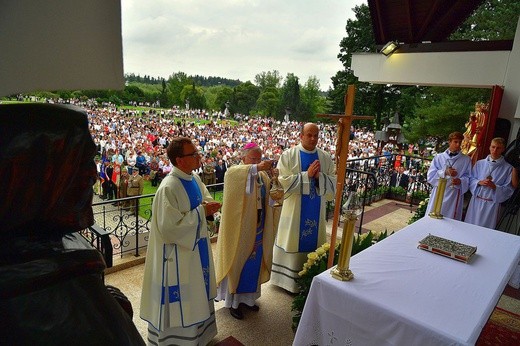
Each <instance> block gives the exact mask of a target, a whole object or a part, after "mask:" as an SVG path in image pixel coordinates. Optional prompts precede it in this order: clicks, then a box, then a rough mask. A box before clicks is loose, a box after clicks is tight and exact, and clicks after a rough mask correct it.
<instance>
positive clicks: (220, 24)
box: [121, 0, 366, 90]
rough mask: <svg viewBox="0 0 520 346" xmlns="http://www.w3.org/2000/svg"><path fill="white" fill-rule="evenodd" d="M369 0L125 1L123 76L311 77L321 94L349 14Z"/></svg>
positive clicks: (337, 64)
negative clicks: (271, 74) (274, 74)
mask: <svg viewBox="0 0 520 346" xmlns="http://www.w3.org/2000/svg"><path fill="white" fill-rule="evenodd" d="M362 3H366V0H341V1H340V0H147V1H142V0H140V1H138V0H122V2H121V4H122V17H123V18H122V20H123V54H124V70H125V73H135V74H140V75H141V76H144V75H150V76H152V77H164V78H168V76H170V75H171V74H172V73H175V72H179V71H181V72H185V73H186V74H188V75H196V74H198V75H202V76H218V77H224V78H230V79H240V80H241V81H242V82H245V81H248V80H250V81H251V82H254V77H255V75H257V74H258V73H261V72H264V71H265V72H267V71H273V70H278V71H279V72H280V75H281V76H282V77H285V76H286V75H287V73H294V74H295V75H296V76H297V77H299V79H300V84H304V83H305V82H306V81H307V79H308V78H309V77H310V76H313V75H314V76H316V77H317V78H318V79H319V80H320V86H321V89H322V90H327V89H328V87H329V86H330V85H331V82H330V77H332V76H334V75H335V74H336V72H337V71H339V70H341V69H342V66H341V63H340V62H339V60H338V59H337V57H336V56H337V54H338V53H339V42H340V41H341V39H342V38H343V37H344V36H345V34H346V32H345V25H346V22H347V19H348V18H355V16H354V14H353V11H352V9H353V8H354V7H355V6H356V5H359V4H362Z"/></svg>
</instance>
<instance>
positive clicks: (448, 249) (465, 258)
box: [417, 234, 477, 263]
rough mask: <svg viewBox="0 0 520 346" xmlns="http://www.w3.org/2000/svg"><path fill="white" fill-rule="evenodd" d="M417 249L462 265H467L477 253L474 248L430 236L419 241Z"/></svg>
mask: <svg viewBox="0 0 520 346" xmlns="http://www.w3.org/2000/svg"><path fill="white" fill-rule="evenodd" d="M417 247H418V248H419V249H423V250H426V251H430V252H433V253H436V254H438V255H442V256H446V257H449V258H453V259H456V260H457V261H461V262H464V263H468V262H469V260H470V259H471V257H472V256H473V255H474V254H475V252H477V247H476V246H470V245H466V244H462V243H457V242H456V241H453V240H449V239H445V238H441V237H437V236H435V235H431V234H429V235H428V236H426V237H425V238H424V239H423V240H421V241H419V245H418V246H417Z"/></svg>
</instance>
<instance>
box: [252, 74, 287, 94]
mask: <svg viewBox="0 0 520 346" xmlns="http://www.w3.org/2000/svg"><path fill="white" fill-rule="evenodd" d="M281 81H282V77H281V76H280V72H278V71H277V70H273V71H268V72H261V73H259V74H257V75H256V76H255V84H256V86H257V87H259V88H260V90H261V91H264V90H265V89H267V88H276V89H279V88H280V83H281Z"/></svg>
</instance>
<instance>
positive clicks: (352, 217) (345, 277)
mask: <svg viewBox="0 0 520 346" xmlns="http://www.w3.org/2000/svg"><path fill="white" fill-rule="evenodd" d="M344 216H345V223H344V225H343V234H342V235H341V249H340V251H339V258H338V265H337V266H336V267H335V268H333V269H332V270H331V275H332V277H333V278H335V279H338V280H341V281H350V280H352V279H353V278H354V273H352V271H351V270H350V269H349V264H350V255H351V254H352V243H353V241H354V226H355V225H356V220H357V218H358V214H357V213H356V212H355V211H353V210H347V211H346V212H345V214H344Z"/></svg>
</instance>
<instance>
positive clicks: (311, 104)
mask: <svg viewBox="0 0 520 346" xmlns="http://www.w3.org/2000/svg"><path fill="white" fill-rule="evenodd" d="M300 96H301V105H300V109H301V110H302V111H303V112H302V113H303V114H307V115H308V116H309V118H308V120H312V121H314V120H315V119H316V114H318V113H324V112H325V98H324V97H323V96H321V92H320V81H319V80H318V78H316V76H311V77H309V79H307V82H305V84H304V85H303V87H302V88H301V90H300Z"/></svg>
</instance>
